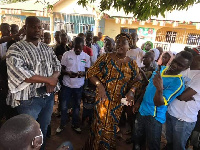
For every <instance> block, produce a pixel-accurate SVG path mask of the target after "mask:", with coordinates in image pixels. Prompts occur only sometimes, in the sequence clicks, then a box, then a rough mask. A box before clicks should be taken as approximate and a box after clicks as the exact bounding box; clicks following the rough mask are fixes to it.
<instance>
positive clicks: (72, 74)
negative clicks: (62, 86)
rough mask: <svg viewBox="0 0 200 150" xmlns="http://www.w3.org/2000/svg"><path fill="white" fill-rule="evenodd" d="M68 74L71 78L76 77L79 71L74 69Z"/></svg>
mask: <svg viewBox="0 0 200 150" xmlns="http://www.w3.org/2000/svg"><path fill="white" fill-rule="evenodd" d="M68 75H69V77H70V78H76V77H77V76H78V73H75V72H73V71H69V72H68Z"/></svg>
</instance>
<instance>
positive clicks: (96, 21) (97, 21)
mask: <svg viewBox="0 0 200 150" xmlns="http://www.w3.org/2000/svg"><path fill="white" fill-rule="evenodd" d="M94 20H95V28H94V35H95V36H98V32H99V21H100V19H99V18H97V17H95V18H94Z"/></svg>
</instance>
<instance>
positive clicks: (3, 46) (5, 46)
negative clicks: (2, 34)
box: [0, 42, 7, 58]
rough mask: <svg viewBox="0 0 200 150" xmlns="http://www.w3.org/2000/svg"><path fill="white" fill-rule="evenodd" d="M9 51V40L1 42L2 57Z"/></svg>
mask: <svg viewBox="0 0 200 150" xmlns="http://www.w3.org/2000/svg"><path fill="white" fill-rule="evenodd" d="M6 52H7V42H5V43H1V44H0V57H1V58H3V57H5V56H6Z"/></svg>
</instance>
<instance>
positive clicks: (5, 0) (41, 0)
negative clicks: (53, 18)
mask: <svg viewBox="0 0 200 150" xmlns="http://www.w3.org/2000/svg"><path fill="white" fill-rule="evenodd" d="M25 1H28V0H2V2H1V0H0V4H1V3H3V4H10V3H17V2H25ZM35 3H41V4H43V5H44V6H46V7H47V9H48V10H53V5H51V4H50V2H46V0H36V1H35Z"/></svg>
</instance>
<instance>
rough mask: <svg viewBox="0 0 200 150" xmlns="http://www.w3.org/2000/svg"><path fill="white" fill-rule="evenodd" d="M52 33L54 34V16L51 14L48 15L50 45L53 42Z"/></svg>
mask: <svg viewBox="0 0 200 150" xmlns="http://www.w3.org/2000/svg"><path fill="white" fill-rule="evenodd" d="M53 33H54V14H53V13H51V14H50V34H51V43H53V40H54V37H53Z"/></svg>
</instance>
